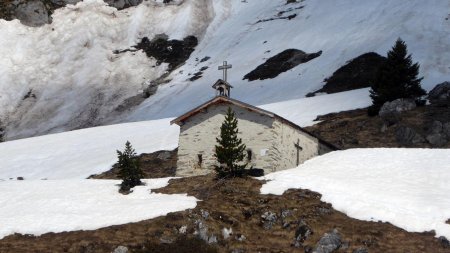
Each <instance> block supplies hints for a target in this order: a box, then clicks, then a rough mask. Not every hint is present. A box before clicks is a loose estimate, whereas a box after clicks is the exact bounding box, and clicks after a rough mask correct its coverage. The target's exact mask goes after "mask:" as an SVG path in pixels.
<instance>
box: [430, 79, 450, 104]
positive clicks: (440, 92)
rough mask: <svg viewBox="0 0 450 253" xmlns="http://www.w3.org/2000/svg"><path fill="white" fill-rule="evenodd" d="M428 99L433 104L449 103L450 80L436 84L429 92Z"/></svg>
mask: <svg viewBox="0 0 450 253" xmlns="http://www.w3.org/2000/svg"><path fill="white" fill-rule="evenodd" d="M428 100H429V101H430V103H431V104H434V105H439V106H443V105H450V82H443V83H440V84H438V85H436V86H435V87H434V88H433V89H432V90H431V91H430V92H429V93H428Z"/></svg>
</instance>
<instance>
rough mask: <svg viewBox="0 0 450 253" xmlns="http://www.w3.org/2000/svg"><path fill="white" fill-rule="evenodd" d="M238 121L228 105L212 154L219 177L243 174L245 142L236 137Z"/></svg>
mask: <svg viewBox="0 0 450 253" xmlns="http://www.w3.org/2000/svg"><path fill="white" fill-rule="evenodd" d="M237 124H238V121H237V119H236V117H235V114H234V112H233V110H231V108H230V107H228V110H227V115H225V121H224V122H223V123H222V126H221V127H220V137H218V138H216V141H217V144H218V145H216V152H215V154H214V156H215V157H216V158H217V161H218V163H219V165H218V166H216V172H217V176H218V177H219V178H225V177H236V176H239V177H240V176H243V175H244V174H245V173H244V172H245V170H244V169H245V167H246V166H247V164H244V163H242V161H243V160H244V158H245V154H244V151H245V148H246V147H245V144H243V143H242V139H241V138H238V137H237V134H238V131H239V130H238V127H237Z"/></svg>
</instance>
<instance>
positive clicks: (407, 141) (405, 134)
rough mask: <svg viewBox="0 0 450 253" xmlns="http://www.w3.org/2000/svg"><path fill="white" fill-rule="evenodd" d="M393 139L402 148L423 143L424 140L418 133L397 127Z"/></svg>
mask: <svg viewBox="0 0 450 253" xmlns="http://www.w3.org/2000/svg"><path fill="white" fill-rule="evenodd" d="M395 138H396V139H397V142H398V143H399V144H400V145H402V146H411V145H415V144H419V143H424V142H425V139H424V138H423V137H422V136H421V135H420V134H419V133H417V132H416V131H415V130H414V129H413V128H411V127H407V126H399V127H397V129H396V130H395Z"/></svg>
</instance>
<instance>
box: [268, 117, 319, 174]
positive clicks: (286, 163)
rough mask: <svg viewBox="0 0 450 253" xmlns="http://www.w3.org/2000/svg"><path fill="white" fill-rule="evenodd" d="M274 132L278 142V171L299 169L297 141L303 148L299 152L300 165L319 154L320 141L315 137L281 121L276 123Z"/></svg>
mask: <svg viewBox="0 0 450 253" xmlns="http://www.w3.org/2000/svg"><path fill="white" fill-rule="evenodd" d="M273 130H274V132H275V134H276V137H275V138H276V140H277V141H278V145H277V146H278V154H277V155H276V157H277V163H276V164H277V166H276V168H277V170H284V169H289V168H294V167H297V149H296V148H295V144H296V143H297V141H298V142H299V145H300V146H301V147H302V150H301V151H300V152H299V163H300V164H301V163H303V162H304V161H306V160H308V159H310V158H312V157H314V156H317V155H318V154H319V141H318V140H317V139H316V138H315V137H312V136H310V135H309V134H307V133H305V132H302V131H300V130H299V129H296V128H294V127H292V126H290V125H288V124H285V123H282V122H281V121H280V120H276V121H275V122H274V124H273Z"/></svg>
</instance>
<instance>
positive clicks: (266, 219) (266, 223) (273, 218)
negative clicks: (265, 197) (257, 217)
mask: <svg viewBox="0 0 450 253" xmlns="http://www.w3.org/2000/svg"><path fill="white" fill-rule="evenodd" d="M261 222H262V223H263V227H264V228H265V229H271V228H272V227H273V225H274V224H275V222H277V214H276V213H273V212H270V211H269V212H265V213H264V214H263V215H261Z"/></svg>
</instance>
